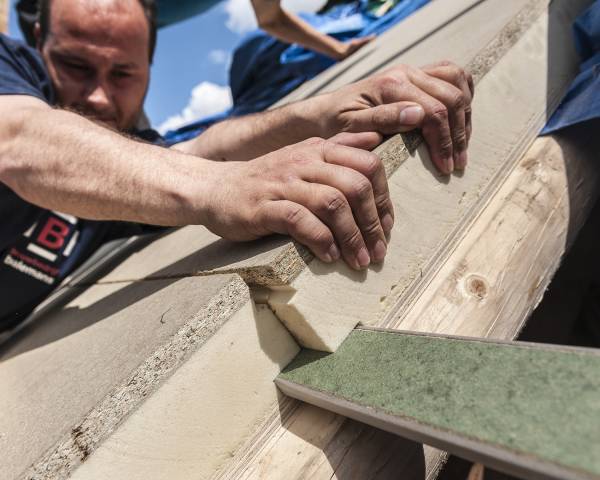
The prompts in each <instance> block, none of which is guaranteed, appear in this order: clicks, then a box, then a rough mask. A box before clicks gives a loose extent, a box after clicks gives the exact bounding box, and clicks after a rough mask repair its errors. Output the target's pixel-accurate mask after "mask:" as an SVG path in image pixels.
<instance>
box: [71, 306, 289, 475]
mask: <svg viewBox="0 0 600 480" xmlns="http://www.w3.org/2000/svg"><path fill="white" fill-rule="evenodd" d="M298 351H299V347H298V345H297V344H296V343H295V342H294V340H293V339H292V337H291V336H290V335H289V333H288V332H287V331H286V330H285V328H284V327H283V326H282V325H281V323H280V322H279V321H278V320H277V319H276V318H275V316H274V315H273V314H272V312H271V311H270V310H269V309H268V308H267V307H266V306H264V305H259V306H258V307H256V308H255V307H253V305H252V304H251V303H248V304H246V305H245V306H244V307H243V308H242V309H241V310H240V311H239V312H238V313H237V314H236V315H235V316H234V317H233V318H232V319H231V320H230V321H228V322H227V323H226V324H225V325H224V326H223V327H222V328H221V329H220V330H219V331H218V332H217V333H216V334H215V335H214V336H213V337H212V338H211V339H210V341H209V342H207V344H206V345H205V346H204V347H203V348H202V349H201V350H199V351H198V352H196V353H195V354H193V355H192V356H191V357H190V358H189V359H188V361H187V362H186V363H185V364H184V365H183V366H182V367H180V368H179V369H178V370H177V372H175V373H174V374H173V376H172V377H171V378H169V379H168V380H167V381H166V382H165V384H164V385H163V386H162V387H161V388H160V389H159V390H158V391H157V392H156V393H154V395H153V396H152V397H151V398H149V399H148V400H147V401H146V402H145V403H144V404H143V405H142V406H141V407H140V408H139V409H138V410H137V411H136V412H135V413H133V414H132V415H131V417H129V418H128V419H127V420H126V421H125V423H124V424H123V425H122V426H121V427H120V428H119V429H118V430H117V431H116V432H115V433H113V434H112V435H111V436H110V437H109V438H108V439H107V440H106V441H105V442H104V443H103V444H102V445H101V446H100V447H99V448H98V450H97V451H96V452H95V453H94V454H93V455H91V456H90V458H89V459H88V460H87V461H86V462H85V463H84V464H82V465H81V467H79V469H78V470H77V471H75V473H74V474H73V476H72V477H71V478H73V479H85V480H92V479H105V478H115V479H132V480H134V479H140V480H142V479H148V478H152V479H165V480H166V479H169V480H171V479H179V478H180V479H187V478H198V479H204V478H209V477H210V475H212V474H213V473H214V472H215V471H216V470H218V468H219V467H220V466H221V465H222V464H223V463H224V462H226V461H228V460H229V459H230V458H231V456H232V455H233V454H234V453H235V451H236V450H237V448H238V447H239V446H240V444H242V443H243V442H244V440H245V439H246V438H248V437H249V436H250V435H252V434H253V433H254V432H255V431H256V429H257V428H258V426H259V425H260V424H261V423H262V421H263V420H264V419H265V417H266V416H267V415H269V414H270V413H271V410H272V409H273V407H274V405H275V404H276V403H277V399H278V393H277V390H276V388H275V385H274V384H273V379H274V378H275V377H276V376H277V374H278V373H279V372H280V370H281V368H283V367H284V366H285V365H287V364H288V363H289V362H290V361H291V359H292V358H293V357H294V356H295V355H296V354H297V353H298Z"/></svg>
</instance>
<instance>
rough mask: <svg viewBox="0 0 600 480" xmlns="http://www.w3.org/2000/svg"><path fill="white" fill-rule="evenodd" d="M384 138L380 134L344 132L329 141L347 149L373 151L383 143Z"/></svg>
mask: <svg viewBox="0 0 600 480" xmlns="http://www.w3.org/2000/svg"><path fill="white" fill-rule="evenodd" d="M382 140H383V137H382V136H381V134H380V133H378V132H357V133H354V132H342V133H338V134H337V135H334V136H333V137H331V138H330V139H329V141H330V142H333V143H337V144H338V145H345V146H346V147H353V148H360V149H363V150H373V149H374V148H375V147H376V146H377V145H379V144H380V143H381V141H382Z"/></svg>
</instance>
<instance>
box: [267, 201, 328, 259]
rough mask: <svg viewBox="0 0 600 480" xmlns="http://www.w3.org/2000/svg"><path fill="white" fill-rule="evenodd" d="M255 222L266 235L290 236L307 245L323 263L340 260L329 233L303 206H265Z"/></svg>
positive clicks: (282, 203)
mask: <svg viewBox="0 0 600 480" xmlns="http://www.w3.org/2000/svg"><path fill="white" fill-rule="evenodd" d="M257 222H259V223H260V225H261V228H264V229H265V230H267V231H269V232H272V233H280V234H282V235H289V236H290V237H292V238H293V239H294V240H296V241H297V242H299V243H301V244H303V245H306V246H307V247H308V248H309V249H310V250H311V251H312V252H313V254H315V255H316V256H317V257H318V258H319V259H321V260H322V261H324V262H327V263H330V262H333V261H336V260H338V259H339V258H340V252H339V249H338V247H337V245H336V244H335V240H334V238H333V234H332V233H331V230H329V228H328V227H327V226H326V225H325V224H324V223H323V222H321V221H320V220H319V219H318V218H317V217H316V216H315V215H314V214H313V213H312V212H311V211H310V210H309V209H308V208H306V207H304V206H302V205H299V204H297V203H294V202H291V201H289V200H277V201H272V202H266V203H265V204H264V205H263V207H262V209H261V211H260V212H259V214H258V215H257Z"/></svg>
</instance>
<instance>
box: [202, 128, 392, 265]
mask: <svg viewBox="0 0 600 480" xmlns="http://www.w3.org/2000/svg"><path fill="white" fill-rule="evenodd" d="M380 141H381V137H380V135H378V134H376V133H372V132H371V133H361V134H340V135H337V136H336V137H334V138H332V139H331V140H322V139H319V138H312V139H308V140H305V141H304V142H301V143H299V144H295V145H292V146H289V147H286V148H283V149H281V150H278V151H275V152H273V153H270V154H267V155H265V156H263V157H260V158H257V159H255V160H251V161H248V162H227V163H217V162H215V169H216V170H215V171H214V175H215V176H216V177H218V179H219V180H218V181H215V182H209V183H208V184H209V188H210V189H211V190H210V192H205V194H206V198H208V199H209V200H208V201H209V202H210V205H209V208H208V212H209V214H208V216H207V217H208V221H207V223H206V226H207V227H208V228H209V229H210V230H212V231H213V232H215V233H217V234H218V235H220V236H222V237H225V238H228V239H230V240H236V241H239V240H251V239H254V238H258V237H262V236H264V235H268V234H272V233H280V234H287V235H290V236H292V237H293V238H294V239H296V240H297V241H299V242H300V243H302V244H304V245H306V246H307V247H309V248H310V249H311V250H312V252H313V253H314V254H315V255H316V256H317V257H319V258H320V259H321V260H323V261H325V262H332V261H335V260H337V259H338V258H340V256H341V257H343V258H344V260H345V261H346V262H347V263H348V264H349V265H350V266H351V267H353V268H355V269H362V268H366V267H367V266H368V265H369V264H370V263H371V262H376V263H378V262H381V261H382V260H383V259H384V257H385V254H386V248H387V242H386V235H388V234H389V233H390V231H391V229H392V226H393V223H394V212H393V207H392V203H391V201H390V197H389V192H388V185H387V180H386V177H385V172H384V168H383V164H382V163H381V161H380V159H379V158H378V157H377V155H375V154H374V153H371V152H369V151H368V150H363V149H371V148H373V147H375V146H376V145H377V144H378V143H379V142H380ZM355 147H360V148H355ZM210 185H212V187H210Z"/></svg>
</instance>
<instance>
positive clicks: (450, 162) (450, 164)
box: [444, 157, 454, 173]
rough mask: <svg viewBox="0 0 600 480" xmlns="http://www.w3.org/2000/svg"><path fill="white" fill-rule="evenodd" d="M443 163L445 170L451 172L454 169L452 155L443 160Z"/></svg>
mask: <svg viewBox="0 0 600 480" xmlns="http://www.w3.org/2000/svg"><path fill="white" fill-rule="evenodd" d="M444 165H446V172H448V173H452V172H453V171H454V160H452V157H448V158H447V159H446V160H444Z"/></svg>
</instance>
